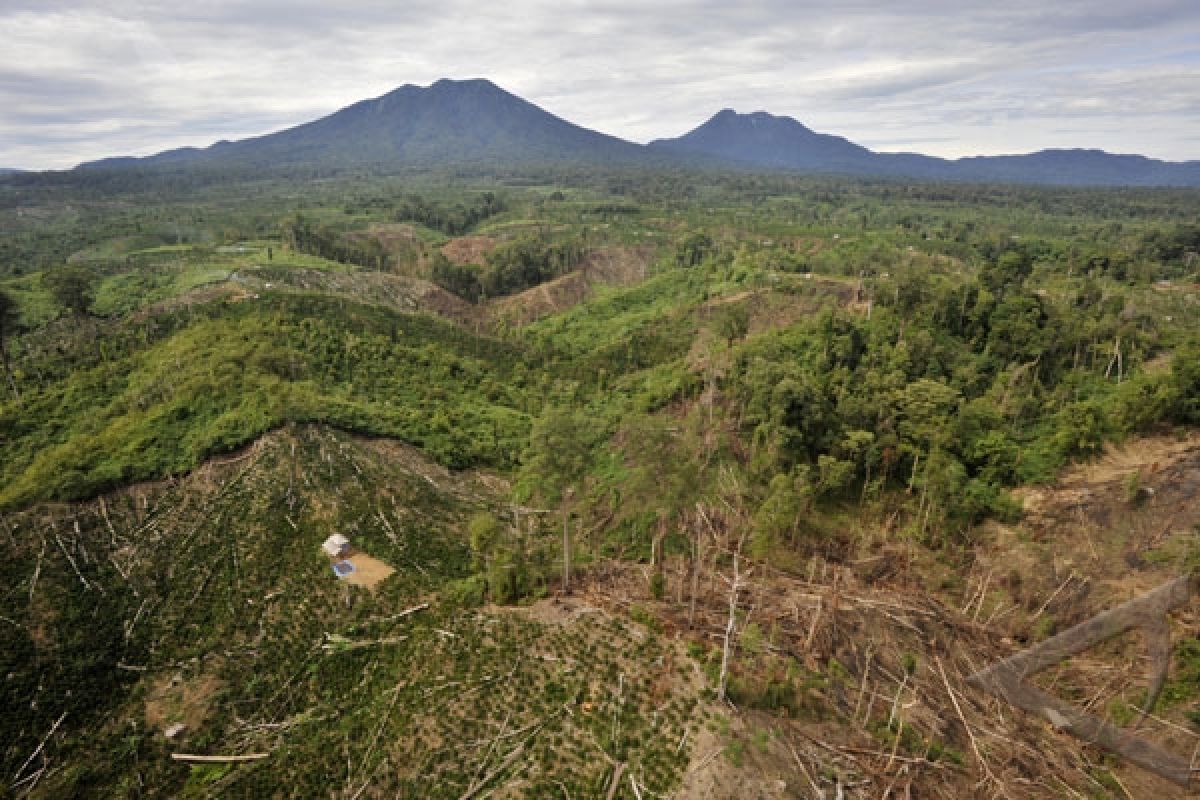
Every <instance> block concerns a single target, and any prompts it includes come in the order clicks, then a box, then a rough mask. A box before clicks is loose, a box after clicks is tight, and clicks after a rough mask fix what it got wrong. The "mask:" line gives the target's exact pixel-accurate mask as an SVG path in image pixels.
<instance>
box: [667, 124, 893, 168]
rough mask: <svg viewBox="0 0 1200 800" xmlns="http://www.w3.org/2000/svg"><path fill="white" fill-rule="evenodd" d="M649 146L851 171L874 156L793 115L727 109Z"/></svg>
mask: <svg viewBox="0 0 1200 800" xmlns="http://www.w3.org/2000/svg"><path fill="white" fill-rule="evenodd" d="M649 147H650V148H651V149H652V150H658V151H661V152H665V153H672V154H676V155H685V156H709V157H716V158H719V159H723V160H725V161H731V162H737V163H742V164H748V165H753V166H758V167H771V168H773V169H803V170H828V171H849V172H858V171H859V170H860V169H861V168H862V166H863V165H865V164H867V163H868V162H869V161H870V159H871V157H872V156H873V155H874V154H873V153H872V152H871V151H870V150H868V149H866V148H865V147H860V146H859V145H856V144H854V143H853V142H850V141H847V140H846V139H843V138H841V137H840V136H830V135H828V134H823V133H814V132H813V131H811V130H809V129H808V128H806V127H804V126H803V125H801V124H800V123H799V122H797V121H796V120H794V119H792V118H791V117H777V116H774V115H773V114H768V113H766V112H765V111H756V112H755V113H753V114H739V113H737V112H736V111H734V110H732V109H728V108H727V109H725V110H723V111H720V112H718V113H717V114H716V115H715V116H713V118H712V119H710V120H709V121H708V122H706V123H704V124H703V125H701V126H700V127H698V128H696V129H695V130H693V131H690V132H689V133H685V134H684V135H683V136H680V137H679V138H677V139H658V140H655V141H653V142H651V143H650V144H649Z"/></svg>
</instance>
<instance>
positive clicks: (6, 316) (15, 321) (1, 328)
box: [0, 291, 21, 403]
mask: <svg viewBox="0 0 1200 800" xmlns="http://www.w3.org/2000/svg"><path fill="white" fill-rule="evenodd" d="M19 324H20V320H19V318H18V317H17V302H16V300H14V299H13V298H12V295H10V294H8V293H7V292H4V291H0V363H2V364H3V366H4V376H5V377H6V378H7V379H8V388H9V389H11V390H12V393H13V397H15V398H16V399H17V402H18V403H20V402H21V393H20V392H19V391H17V382H16V381H15V380H14V379H13V374H12V366H11V365H10V364H9V361H8V339H9V338H10V337H11V336H12V335H13V334H14V333H16V330H17V326H18V325H19Z"/></svg>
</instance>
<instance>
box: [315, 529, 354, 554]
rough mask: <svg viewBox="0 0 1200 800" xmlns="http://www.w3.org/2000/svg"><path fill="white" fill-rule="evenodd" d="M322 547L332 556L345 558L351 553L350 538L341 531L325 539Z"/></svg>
mask: <svg viewBox="0 0 1200 800" xmlns="http://www.w3.org/2000/svg"><path fill="white" fill-rule="evenodd" d="M321 549H322V550H324V551H325V554H326V555H327V556H329V557H330V558H345V557H346V556H348V555H349V554H350V540H349V539H347V538H346V537H345V536H342V535H341V534H340V533H335V534H333V535H332V536H330V537H329V538H328V539H326V540H325V543H324V544H323V545H321Z"/></svg>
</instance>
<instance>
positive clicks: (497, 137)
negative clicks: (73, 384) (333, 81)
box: [83, 79, 648, 169]
mask: <svg viewBox="0 0 1200 800" xmlns="http://www.w3.org/2000/svg"><path fill="white" fill-rule="evenodd" d="M647 155H648V154H647V152H646V150H645V149H644V148H643V147H641V146H640V145H636V144H633V143H631V142H626V141H623V140H621V139H618V138H616V137H613V136H608V135H605V134H602V133H597V132H595V131H591V130H588V129H586V128H582V127H580V126H578V125H574V124H572V123H570V122H567V121H566V120H564V119H562V118H560V117H556V116H554V115H553V114H550V113H549V112H547V111H544V110H542V109H541V108H538V107H537V106H535V105H533V104H532V103H529V102H527V101H525V100H522V99H521V98H519V97H517V96H516V95H513V94H511V93H509V92H506V91H504V90H503V89H501V88H500V87H498V86H496V85H495V84H493V83H491V82H490V81H486V80H478V79H477V80H463V81H455V80H440V81H437V82H436V83H434V84H432V85H431V86H428V87H422V86H413V85H411V84H409V85H405V86H401V87H400V88H399V89H396V90H394V91H392V92H389V93H387V94H385V95H383V96H382V97H376V98H373V99H370V100H363V101H361V102H358V103H355V104H354V105H351V106H348V107H346V108H344V109H342V110H340V111H337V112H335V113H333V114H330V115H329V116H327V117H322V118H321V119H318V120H315V121H313V122H309V123H306V124H304V125H299V126H297V127H294V128H289V129H287V130H283V131H279V132H276V133H271V134H267V135H265V136H259V137H255V138H251V139H243V140H241V141H237V142H228V141H222V142H217V143H216V144H214V145H212V146H211V147H207V148H204V149H197V148H182V149H178V150H171V151H167V152H165V153H160V154H158V155H155V156H149V157H147V158H141V159H132V158H118V159H105V160H103V161H97V162H92V163H90V164H86V165H83V166H85V167H112V166H121V165H126V164H137V165H142V166H158V165H198V166H221V167H226V166H231V167H245V168H263V169H271V168H280V167H295V166H321V167H347V166H377V165H383V166H430V165H433V166H438V165H445V164H469V163H534V162H538V163H546V162H572V163H588V164H622V163H637V162H643V161H646V160H647Z"/></svg>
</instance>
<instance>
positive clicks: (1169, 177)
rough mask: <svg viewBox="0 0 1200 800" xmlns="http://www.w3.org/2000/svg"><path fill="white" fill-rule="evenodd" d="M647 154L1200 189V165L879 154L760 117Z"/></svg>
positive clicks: (726, 120) (714, 122)
mask: <svg viewBox="0 0 1200 800" xmlns="http://www.w3.org/2000/svg"><path fill="white" fill-rule="evenodd" d="M648 147H649V148H650V149H652V150H655V151H657V152H659V153H662V154H664V155H673V156H676V157H684V158H707V159H713V158H715V159H720V160H723V161H727V162H731V163H736V164H740V165H742V166H743V167H750V168H768V169H776V170H778V169H782V170H795V171H820V172H842V173H850V174H856V175H880V176H895V177H908V178H927V179H936V180H958V181H1000V182H1012V183H1040V184H1059V185H1077V186H1200V161H1187V162H1168V161H1158V160H1155V159H1151V158H1146V157H1145V156H1137V155H1115V154H1112V153H1106V152H1104V151H1102V150H1042V151H1039V152H1036V153H1030V154H1028V155H1012V156H976V157H971V158H961V159H957V160H947V159H942V158H935V157H933V156H925V155H920V154H917V153H877V152H874V151H872V150H868V149H867V148H865V147H862V146H861V145H857V144H855V143H853V142H851V141H849V140H847V139H843V138H842V137H840V136H831V135H829V134H823V133H816V132H814V131H812V130H810V129H809V128H807V127H805V126H804V125H802V124H801V123H799V122H797V121H796V120H795V119H793V118H791V117H781V116H775V115H773V114H768V113H766V112H764V111H757V112H754V113H752V114H739V113H737V112H735V111H733V110H731V109H725V110H723V111H720V112H718V113H717V114H715V115H714V116H713V117H712V118H711V119H709V120H708V121H707V122H705V123H704V124H703V125H701V126H700V127H698V128H696V129H694V130H692V131H689V132H688V133H685V134H683V135H682V136H679V137H677V138H674V139H658V140H656V141H653V142H651V143H650V144H649V145H648Z"/></svg>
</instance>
